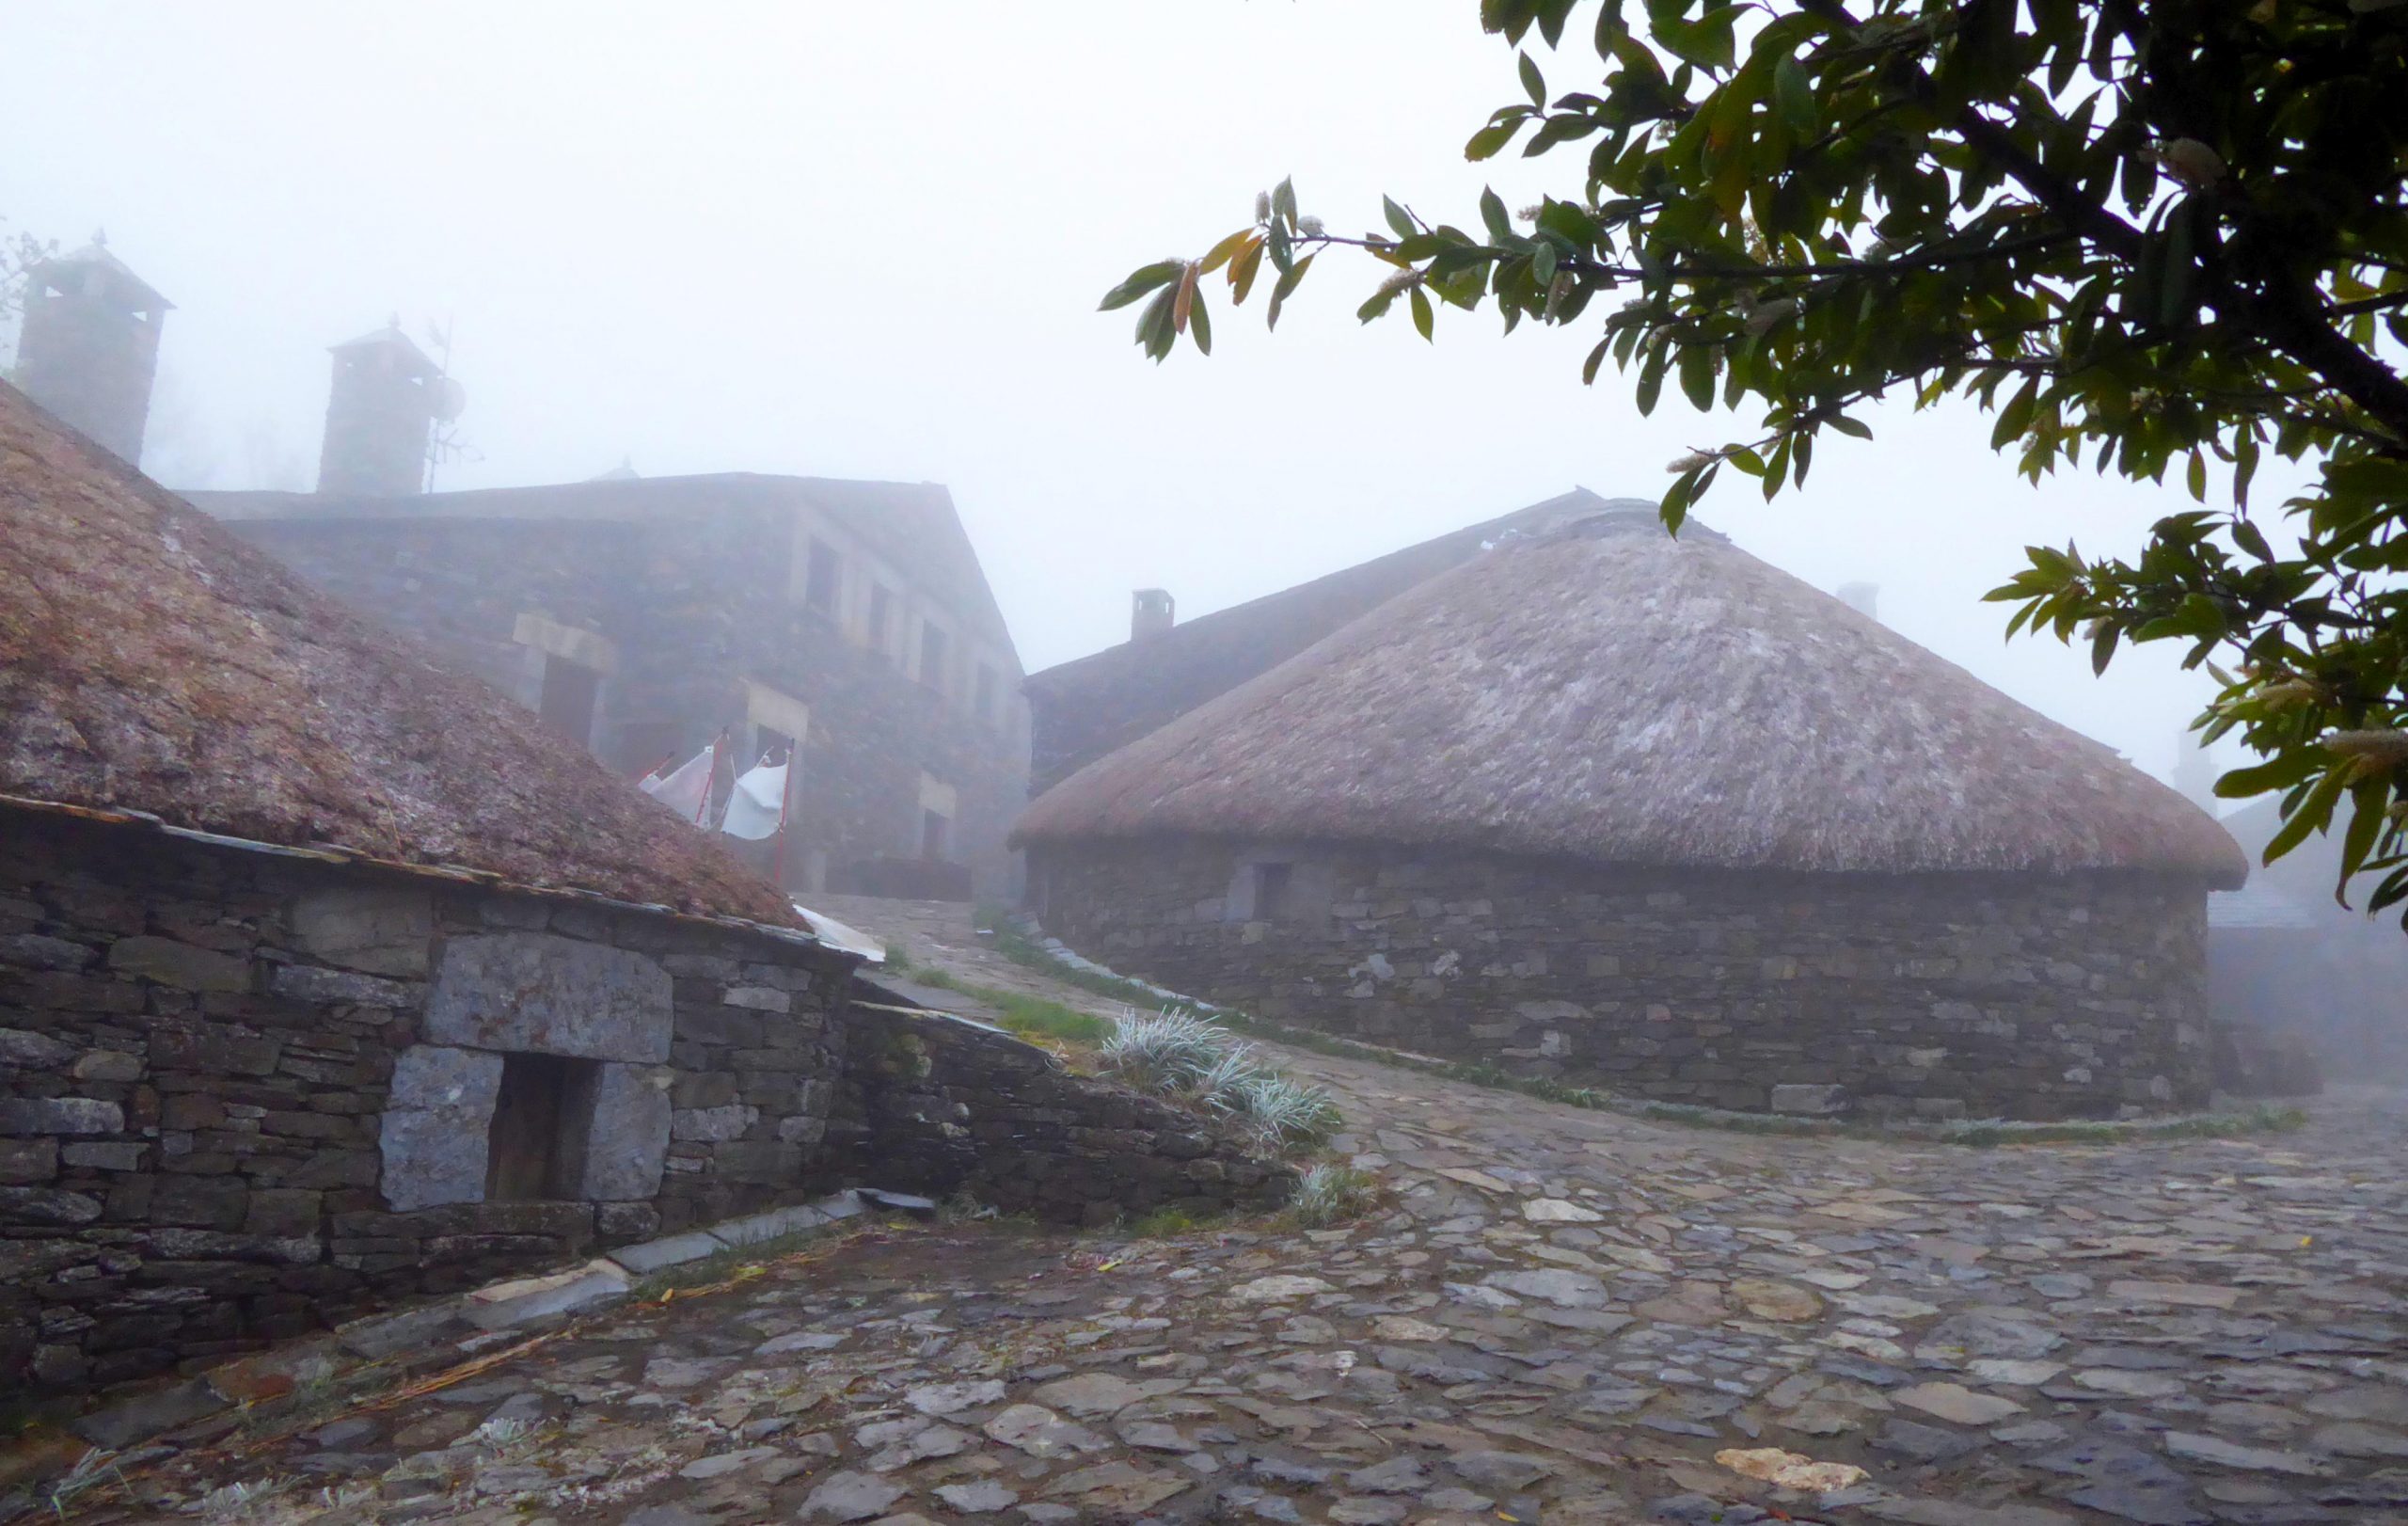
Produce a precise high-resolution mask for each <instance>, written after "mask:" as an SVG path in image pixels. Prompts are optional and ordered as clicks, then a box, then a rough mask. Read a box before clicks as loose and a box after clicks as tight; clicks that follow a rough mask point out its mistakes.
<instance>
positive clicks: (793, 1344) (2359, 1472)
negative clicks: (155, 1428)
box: [90, 902, 2408, 1526]
mask: <svg viewBox="0 0 2408 1526" xmlns="http://www.w3.org/2000/svg"><path fill="white" fill-rule="evenodd" d="M838 914H843V915H848V916H852V917H856V918H859V919H860V920H861V921H862V922H863V924H864V925H867V926H871V927H872V929H873V930H876V931H878V932H880V933H885V934H893V935H899V936H901V937H903V938H904V939H905V940H906V941H907V943H908V945H909V946H910V949H911V955H912V957H913V958H914V959H915V960H916V961H918V962H921V963H923V964H926V963H937V964H941V965H943V966H945V967H948V968H951V969H953V970H955V971H957V972H958V973H959V974H960V976H961V977H962V978H965V979H967V980H970V981H973V982H976V983H982V984H991V985H1012V986H1017V987H1020V988H1022V989H1031V990H1034V989H1051V990H1052V993H1054V994H1055V995H1057V996H1059V997H1061V998H1062V999H1065V1000H1071V1001H1075V1002H1078V1003H1080V1004H1084V1005H1089V1006H1095V1005H1098V1004H1097V1003H1095V1002H1094V1000H1093V999H1092V998H1087V997H1084V996H1081V995H1079V994H1078V993H1071V992H1068V991H1064V990H1061V989H1058V988H1047V987H1045V985H1044V983H1043V982H1041V981H1038V980H1037V979H1036V978H1034V977H1031V976H1030V975H1028V974H1027V972H1025V971H1022V970H1019V969H1017V968H1016V967H1013V966H1010V965H1008V964H1006V963H1003V962H1001V961H1000V960H998V959H997V958H996V957H995V956H993V955H991V954H990V953H987V952H985V951H983V950H979V949H976V948H974V947H972V946H969V934H968V929H967V927H966V925H961V926H956V925H955V924H953V923H952V922H951V921H949V920H948V921H940V920H937V919H936V918H935V917H934V916H933V915H932V914H928V913H926V912H920V913H912V914H905V913H903V912H900V911H896V910H888V911H886V912H883V913H881V912H879V911H878V910H877V908H876V907H875V905H874V903H858V902H857V903H849V904H848V905H846V906H844V907H841V908H839V909H838ZM955 914H957V915H958V909H957V910H956V913H955ZM881 922H882V923H883V925H879V924H880V923H881ZM1282 1059H1283V1062H1285V1063H1287V1064H1289V1065H1290V1066H1291V1068H1292V1069H1294V1070H1295V1071H1297V1072H1300V1073H1305V1074H1307V1075H1309V1076H1310V1077H1311V1078H1313V1079H1315V1080H1318V1081H1320V1082H1322V1083H1323V1084H1324V1085H1326V1086H1328V1087H1329V1088H1330V1089H1332V1090H1333V1091H1335V1092H1336V1093H1338V1094H1339V1098H1340V1101H1341V1103H1342V1105H1343V1107H1344V1110H1345V1112H1346V1115H1347V1119H1348V1121H1349V1132H1348V1133H1347V1135H1346V1136H1345V1137H1343V1138H1341V1139H1340V1140H1339V1146H1338V1153H1339V1155H1340V1156H1349V1155H1351V1156H1352V1157H1353V1158H1354V1159H1355V1164H1356V1165H1357V1166H1359V1167H1361V1168H1364V1169H1365V1170H1367V1171H1369V1172H1370V1173H1371V1174H1372V1175H1374V1176H1375V1177H1376V1178H1377V1180H1378V1182H1379V1184H1380V1186H1381V1188H1382V1191H1383V1193H1384V1198H1383V1200H1382V1202H1381V1204H1380V1206H1379V1207H1378V1208H1377V1209H1375V1210H1374V1211H1373V1212H1372V1213H1371V1214H1370V1216H1368V1217H1367V1218H1365V1219H1364V1220H1362V1221H1360V1222H1358V1223H1355V1224H1354V1225H1352V1226H1349V1227H1343V1228H1338V1229H1333V1230H1326V1231H1319V1232H1275V1231H1273V1230H1271V1229H1268V1228H1265V1227H1262V1226H1256V1225H1247V1226H1243V1227H1241V1228H1238V1229H1234V1230H1231V1229H1226V1228H1207V1229H1205V1230H1201V1231H1197V1232H1192V1233H1187V1234H1181V1235H1176V1236H1172V1237H1169V1238H1166V1239H1159V1240H1147V1241H1139V1242H1134V1243H1133V1242H1131V1241H1130V1240H1128V1239H1127V1238H1126V1237H1115V1236H1112V1235H1108V1234H1105V1235H1090V1236H1085V1237H1079V1238H1071V1237H1054V1236H1046V1235H1034V1234H1028V1233H1023V1232H1019V1231H1017V1230H1014V1229H1011V1228H1009V1227H1002V1226H991V1225H978V1224H973V1225H967V1226H936V1225H931V1226H908V1227H901V1226H898V1227H893V1228H887V1229H881V1230H878V1231H874V1232H869V1233H866V1234H863V1235H861V1236H859V1237H856V1238H854V1239H852V1240H849V1241H846V1242H841V1243H835V1244H832V1245H830V1246H828V1247H826V1248H821V1249H816V1250H806V1251H805V1252H804V1253H803V1254H802V1255H801V1256H800V1258H799V1259H797V1260H796V1261H794V1262H792V1263H790V1264H778V1265H774V1266H772V1267H771V1268H770V1269H769V1270H768V1273H767V1274H766V1275H763V1276H761V1277H759V1278H757V1279H754V1280H748V1281H745V1282H743V1283H741V1284H740V1285H738V1286H735V1287H732V1288H729V1289H727V1290H726V1291H722V1292H718V1293H714V1294H710V1295H708V1296H697V1297H694V1298H692V1299H690V1300H682V1299H681V1300H676V1301H673V1302H671V1303H669V1304H666V1305H660V1304H636V1305H632V1306H629V1307H626V1308H623V1309H621V1310H619V1311H615V1312H613V1313H609V1314H605V1315H602V1316H600V1317H598V1318H597V1319H595V1320H594V1321H592V1322H590V1323H588V1324H586V1325H584V1326H581V1327H578V1328H576V1329H574V1330H572V1331H570V1332H568V1333H566V1334H564V1335H562V1336H560V1337H558V1338H556V1339H553V1340H551V1341H549V1342H547V1343H543V1344H541V1345H539V1346H538V1347H536V1348H535V1349H532V1350H531V1351H528V1352H526V1353H525V1354H524V1355H522V1356H519V1357H517V1358H515V1359H509V1360H505V1361H502V1362H500V1363H499V1364H497V1365H494V1366H493V1367H491V1368H490V1369H489V1370H487V1371H483V1372H481V1373H478V1374H476V1375H473V1376H472V1377H470V1378H468V1379H467V1380H466V1381H462V1382H459V1383H455V1384H453V1385H452V1386H450V1387H447V1388H442V1389H439V1390H437V1391H432V1392H428V1393H425V1394H423V1395H421V1396H419V1397H416V1398H413V1399H408V1400H406V1401H404V1402H401V1403H398V1404H395V1405H392V1406H391V1407H386V1408H382V1409H376V1410H372V1411H368V1412H361V1413H354V1414H350V1415H347V1416H344V1417H342V1418H338V1419H334V1420H332V1421H331V1423H323V1424H321V1425H319V1426H318V1428H315V1429H313V1430H309V1431H305V1432H303V1433H301V1434H298V1435H295V1436H293V1437H291V1438H289V1439H282V1440H277V1441H274V1442H272V1443H271V1444H268V1445H266V1446H264V1447H261V1448H258V1449H257V1450H254V1451H252V1452H250V1453H248V1454H242V1455H222V1456H220V1457H218V1458H216V1459H214V1460H209V1459H205V1458H204V1459H201V1460H197V1461H194V1462H191V1463H189V1464H170V1465H168V1466H167V1467H166V1470H164V1471H163V1472H161V1473H158V1474H154V1475H152V1476H153V1478H154V1479H155V1480H159V1481H164V1482H165V1483H166V1485H167V1486H168V1487H169V1488H170V1489H171V1491H172V1493H173V1495H174V1496H175V1497H176V1498H179V1499H182V1500H187V1501H189V1500H194V1499H197V1498H198V1496H199V1495H200V1494H202V1493H203V1492H204V1491H206V1490H208V1489H209V1488H211V1487H213V1486H216V1487H218V1488H219V1489H220V1492H219V1493H218V1494H217V1495H216V1496H215V1498H214V1502H213V1503H214V1507H215V1508H216V1509H217V1510H219V1511H220V1512H221V1518H227V1519H259V1520H280V1519H294V1520H299V1519H310V1518H320V1519H325V1520H378V1521H399V1520H443V1521H463V1522H466V1521H490V1522H504V1521H510V1522H519V1521H527V1520H531V1519H547V1518H549V1519H558V1520H562V1521H570V1520H597V1521H609V1522H624V1523H626V1526H698V1523H703V1522H712V1523H729V1526H735V1523H747V1522H755V1521H789V1520H800V1521H823V1522H848V1521H871V1520H881V1519H884V1520H893V1521H896V1522H917V1521H920V1520H922V1519H926V1520H929V1521H943V1522H988V1521H993V1522H998V1523H1016V1522H1021V1521H1033V1522H1040V1523H1043V1522H1071V1521H1111V1520H1135V1519H1140V1518H1149V1517H1150V1518H1161V1519H1164V1520H1222V1521H1255V1520H1261V1521H1274V1522H1284V1521H1333V1522H1340V1523H1345V1526H1387V1523H1399V1522H1405V1521H1431V1522H1465V1523H1468V1522H1472V1521H1496V1520H1498V1519H1509V1520H1520V1521H1545V1522H1548V1523H1550V1526H1553V1523H1556V1522H1581V1523H1601V1522H1619V1521H1629V1522H1638V1521H1648V1520H1658V1519H1662V1520H1673V1521H1690V1522H1707V1521H1732V1522H1747V1521H1753V1520H1759V1519H1765V1518H1796V1519H1811V1520H1826V1521H1833V1522H1853V1521H1902V1522H1909V1523H1916V1526H2055V1523H2095V1522H2139V1523H2145V1526H2182V1523H2188V1522H2202V1523H2206V1522H2233V1523H2244V1522H2269V1523H2274V1522H2279V1523H2294V1522H2296V1523H2306V1522H2319V1521H2334V1522H2373V1521H2385V1520H2400V1519H2408V1306H2403V1298H2404V1297H2408V1187H2403V1184H2402V1182H2401V1173H2400V1162H2401V1160H2402V1159H2403V1149H2404V1148H2408V1104H2403V1101H2402V1099H2401V1098H2400V1097H2398V1096H2396V1095H2391V1094H2378V1093H2373V1092H2367V1091H2346V1090H2345V1091H2342V1092H2339V1093H2337V1094H2336V1095H2333V1096H2330V1097H2328V1098H2326V1099H2323V1100H2322V1101H2321V1102H2320V1103H2319V1104H2318V1105H2317V1106H2316V1107H2315V1110H2314V1113H2313V1119H2312V1121H2311V1122H2310V1123H2309V1124H2308V1126H2307V1127H2305V1129H2303V1130H2300V1131H2298V1132H2295V1133H2290V1134H2283V1135H2268V1136H2261V1137H2251V1138H2243V1139H2197V1140H2187V1141H2178V1142H2161V1143H2150V1144H2120V1145H2112V1146H2097V1145H2072V1146H2027V1147H2012V1148H1994V1149H1972V1148H1966V1147H1959V1146H1940V1145H1929V1144H1892V1143H1872V1142H1863V1141H1854V1140H1846V1139H1800V1138H1787V1137H1759V1136H1749V1135H1739V1134H1731V1133H1722V1132H1716V1131H1711V1130H1703V1129H1691V1128H1676V1127H1669V1126H1664V1125H1659V1124H1656V1123H1649V1122H1642V1121H1635V1120H1631V1119H1626V1118H1623V1117H1619V1116H1615V1115H1608V1114H1603V1113H1597V1112H1588V1111H1581V1110H1577V1109H1574V1108H1570V1107H1563V1106H1557V1105H1548V1104H1543V1103H1538V1102H1534V1101H1531V1100H1529V1099H1527V1098H1524V1097H1521V1096H1517V1095H1513V1094H1509V1093H1504V1092H1498V1091H1493V1090H1485V1089H1477V1088H1472V1087H1467V1086H1463V1085H1458V1084H1454V1083H1450V1082H1443V1081H1437V1080H1433V1079H1428V1078H1425V1077H1422V1076H1418V1075H1416V1074H1413V1073H1406V1072H1402V1071H1396V1070H1390V1069H1386V1068H1381V1067H1377V1066H1372V1065H1369V1064H1363V1063H1358V1062H1354V1061H1342V1060H1335V1059H1329V1058H1324V1057H1315V1056H1310V1055H1292V1056H1290V1055H1283V1056H1282ZM1784 1453H1785V1454H1790V1455H1788V1456H1786V1457H1783V1456H1782V1455H1780V1454H1784ZM1810 1462H1811V1463H1819V1464H1830V1465H1839V1466H1834V1467H1829V1468H1823V1469H1814V1468H1810V1467H1809V1466H1808V1464H1809V1463H1810ZM1859 1470H1861V1472H1860V1471H1859ZM277 1479H281V1480H287V1481H288V1482H286V1483H285V1484H283V1485H282V1486H280V1487H274V1488H270V1487H268V1481H271V1480H277ZM238 1481H240V1482H245V1483H246V1484H247V1485H248V1486H250V1489H251V1491H252V1497H250V1498H247V1499H241V1500H238V1499H236V1498H235V1493H236V1491H234V1490H231V1489H228V1488H225V1487H224V1486H227V1485H230V1484H232V1483H235V1482H238ZM163 1512H164V1514H163ZM90 1518H93V1519H107V1520H138V1519H154V1518H179V1517H178V1516H177V1515H176V1514H175V1512H174V1508H173V1507H172V1506H171V1505H169V1504H167V1503H165V1502H163V1503H161V1504H158V1505H153V1506H145V1507H141V1508H136V1507H134V1506H131V1505H128V1504H127V1503H125V1502H123V1500H122V1499H121V1498H120V1499H119V1501H118V1502H114V1503H101V1504H97V1505H95V1506H94V1507H93V1508H92V1510H91V1513H90Z"/></svg>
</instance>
